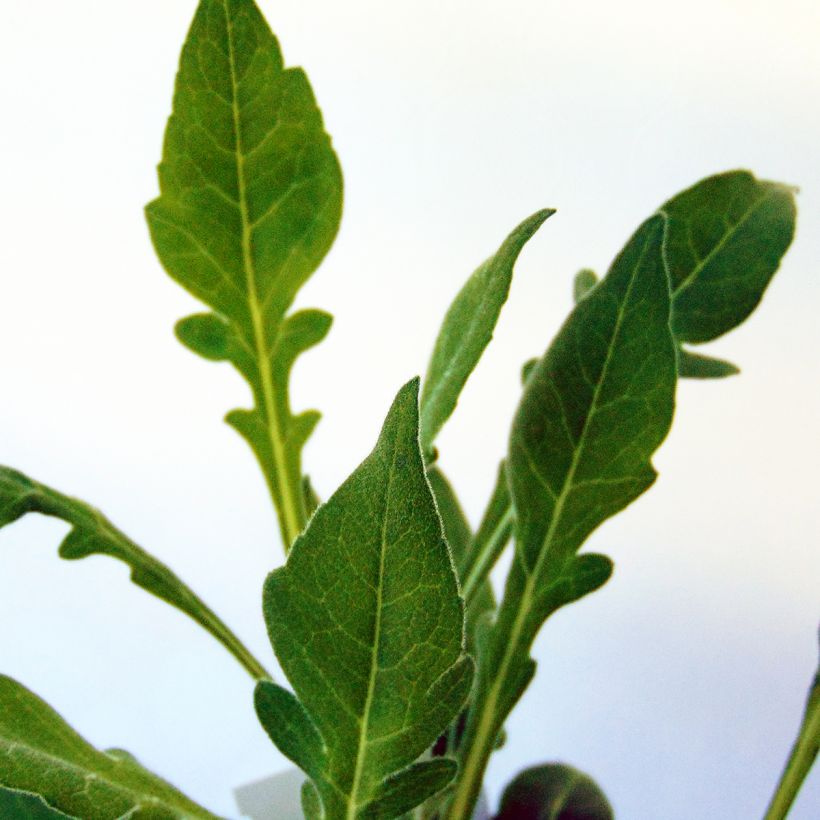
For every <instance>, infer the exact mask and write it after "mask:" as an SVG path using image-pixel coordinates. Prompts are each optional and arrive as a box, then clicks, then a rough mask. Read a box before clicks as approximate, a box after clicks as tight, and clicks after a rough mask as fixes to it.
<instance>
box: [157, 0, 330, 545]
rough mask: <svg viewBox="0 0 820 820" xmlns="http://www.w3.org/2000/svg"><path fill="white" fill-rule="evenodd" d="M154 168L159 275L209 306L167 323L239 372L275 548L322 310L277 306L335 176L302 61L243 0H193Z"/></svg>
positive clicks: (294, 491)
mask: <svg viewBox="0 0 820 820" xmlns="http://www.w3.org/2000/svg"><path fill="white" fill-rule="evenodd" d="M159 181H160V196H159V198H157V199H155V200H154V201H153V202H151V203H150V204H149V205H148V206H147V208H146V215H147V219H148V224H149V228H150V231H151V237H152V239H153V242H154V247H155V248H156V251H157V254H158V256H159V258H160V260H161V261H162V263H163V265H164V267H165V269H166V270H167V272H168V273H169V274H170V276H171V277H173V278H174V279H175V280H176V281H177V282H178V283H179V284H181V285H182V286H183V287H185V288H186V289H187V290H188V291H190V292H191V293H192V294H193V295H194V296H195V297H197V298H198V299H200V300H201V301H202V302H204V303H205V304H207V305H208V306H209V307H210V308H211V309H212V310H213V313H210V314H198V315H195V316H192V317H189V318H188V319H185V320H182V322H181V323H180V324H179V325H178V327H177V335H178V336H179V338H180V340H181V341H182V342H183V343H184V344H185V345H186V346H188V347H189V348H190V349H191V350H193V351H194V352H196V353H198V354H200V355H202V356H204V357H205V358H206V359H211V360H217V361H219V360H226V361H230V362H231V363H232V364H233V365H234V366H235V367H236V368H237V369H238V370H239V371H240V373H242V375H243V376H244V377H245V379H246V380H247V381H248V384H249V385H250V387H251V390H252V392H253V397H254V402H255V405H254V407H253V409H251V410H235V411H233V412H231V413H230V414H229V415H228V418H227V420H228V422H229V423H230V424H231V425H232V426H233V427H234V428H236V429H237V430H238V431H239V433H240V434H241V435H242V436H243V437H244V438H245V439H246V440H247V441H248V443H249V444H250V446H251V448H252V450H253V451H254V453H255V454H256V457H257V459H258V461H259V463H260V465H261V467H262V470H263V472H264V474H265V477H266V480H267V482H268V485H269V489H270V492H271V495H272V497H273V500H274V503H275V506H276V509H277V511H278V512H279V519H280V525H281V529H282V535H283V538H284V541H285V545H286V548H287V547H289V546H290V543H291V542H292V541H293V539H294V538H295V536H296V535H297V534H298V533H299V532H300V531H301V529H302V526H303V525H304V523H305V521H306V520H307V510H306V509H305V502H304V496H303V494H302V492H301V479H302V476H301V450H302V447H303V445H304V443H305V441H306V439H307V438H308V436H309V435H310V433H311V431H312V430H313V427H314V426H315V425H316V422H317V421H318V418H319V414H318V413H317V412H315V411H308V412H304V413H301V414H298V415H295V414H294V413H293V412H292V411H291V409H290V403H289V399H288V380H289V374H290V370H291V368H292V366H293V363H294V361H295V359H296V358H297V356H298V355H299V354H300V353H301V352H303V351H304V350H306V349H308V348H309V347H311V346H313V345H315V344H317V343H318V342H319V341H321V339H322V338H323V337H324V336H325V334H326V333H327V331H328V329H329V327H330V317H329V316H328V314H326V313H323V312H322V311H316V310H305V311H300V312H298V313H296V314H293V315H291V316H286V313H287V310H288V308H289V307H290V305H291V303H292V302H293V299H294V297H295V296H296V293H297V291H298V290H299V288H300V287H301V286H302V285H303V284H304V282H305V281H306V280H307V279H308V277H309V276H310V275H311V274H312V273H313V272H314V270H315V269H316V268H317V267H318V265H319V263H320V262H321V260H322V258H323V257H324V256H325V254H326V253H327V251H328V249H329V248H330V245H331V243H332V242H333V239H334V237H335V235H336V232H337V230H338V226H339V220H340V217H341V204H342V177H341V171H340V168H339V164H338V161H337V159H336V155H335V154H334V152H333V149H332V147H331V143H330V138H329V137H328V136H327V134H326V133H325V131H324V126H323V124H322V117H321V114H320V112H319V109H318V107H317V106H316V102H315V100H314V97H313V92H312V91H311V88H310V85H309V84H308V81H307V78H306V77H305V74H304V72H303V71H301V69H297V68H287V69H286V68H284V66H283V61H282V55H281V52H280V49H279V45H278V43H277V41H276V38H275V37H274V36H273V34H272V33H271V31H270V28H269V27H268V25H267V23H266V22H265V20H264V18H263V17H262V15H261V13H260V12H259V9H258V8H257V6H256V4H255V3H254V2H253V0H201V2H200V4H199V7H198V9H197V11H196V15H195V17H194V21H193V23H192V25H191V28H190V31H189V33H188V37H187V40H186V42H185V45H184V47H183V50H182V56H181V59H180V66H179V73H178V75H177V80H176V88H175V93H174V107H173V113H172V115H171V117H170V119H169V121H168V127H167V130H166V133H165V143H164V149H163V157H162V162H161V163H160V166H159Z"/></svg>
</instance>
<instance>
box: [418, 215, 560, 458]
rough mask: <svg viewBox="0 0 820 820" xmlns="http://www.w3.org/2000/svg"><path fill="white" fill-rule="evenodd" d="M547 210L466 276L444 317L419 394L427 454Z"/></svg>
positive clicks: (489, 336)
mask: <svg viewBox="0 0 820 820" xmlns="http://www.w3.org/2000/svg"><path fill="white" fill-rule="evenodd" d="M554 213H555V211H554V210H550V209H545V210H542V211H538V212H537V213H535V214H533V215H532V216H531V217H529V219H525V220H524V221H523V222H522V223H521V224H520V225H519V226H518V227H517V228H516V229H515V230H514V231H513V232H512V233H511V234H510V235H509V236H508V237H507V238H506V239H505V240H504V243H503V244H502V245H501V247H500V248H499V250H498V251H497V252H496V254H495V255H494V256H491V257H490V258H489V259H488V260H487V261H486V262H484V264H483V265H481V267H479V268H478V270H476V271H475V273H473V275H472V276H471V277H470V278H469V279H468V280H467V282H466V283H465V285H464V287H462V289H461V290H460V291H459V292H458V295H457V296H456V298H455V299H454V300H453V303H452V304H451V305H450V308H449V309H448V311H447V315H446V316H445V317H444V322H443V323H442V326H441V330H440V331H439V334H438V338H437V339H436V344H435V347H434V348H433V355H432V357H431V359H430V364H429V365H428V367H427V375H426V376H425V379H424V390H423V391H422V396H421V448H422V450H423V451H424V453H425V455H426V456H427V457H429V456H430V454H431V453H432V449H433V442H434V441H435V439H436V436H437V435H438V433H439V431H440V430H441V428H442V427H443V426H444V423H445V422H446V421H447V419H448V418H450V416H451V415H452V413H453V410H455V408H456V404H457V403H458V397H459V394H460V393H461V390H462V388H463V387H464V385H465V384H466V382H467V379H468V377H469V375H470V373H472V372H473V369H474V368H475V366H476V365H477V364H478V360H479V359H480V358H481V354H482V353H483V352H484V348H486V347H487V345H488V344H489V343H490V339H492V337H493V330H494V329H495V325H496V322H497V321H498V317H499V315H500V313H501V308H502V307H503V305H504V302H506V301H507V294H508V293H509V291H510V283H511V281H512V273H513V265H514V264H515V261H516V259H518V256H519V254H520V253H521V250H522V249H523V247H524V245H526V243H527V242H528V241H529V239H530V238H531V237H532V236H533V234H534V233H535V232H536V231H537V230H538V228H540V227H541V225H542V224H543V223H544V222H545V221H546V220H547V219H548V218H549V217H550V216H552V215H553V214H554Z"/></svg>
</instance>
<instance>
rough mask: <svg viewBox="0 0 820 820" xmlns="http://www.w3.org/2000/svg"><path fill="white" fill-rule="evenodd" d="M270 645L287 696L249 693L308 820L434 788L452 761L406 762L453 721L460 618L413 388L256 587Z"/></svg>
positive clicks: (363, 812)
mask: <svg viewBox="0 0 820 820" xmlns="http://www.w3.org/2000/svg"><path fill="white" fill-rule="evenodd" d="M264 614H265V621H266V623H267V627H268V633H269V635H270V638H271V643H272V644H273V647H274V649H275V651H276V655H277V657H278V658H279V662H280V664H281V666H282V669H283V671H284V672H285V674H286V675H287V678H288V680H289V681H290V683H291V685H292V686H293V688H294V690H295V693H296V694H295V695H293V694H291V693H290V692H287V691H286V690H284V689H282V688H281V687H279V686H277V685H276V684H274V683H271V682H269V681H263V682H260V683H259V684H258V685H257V691H256V709H257V714H258V715H259V719H260V721H261V722H262V724H263V726H264V727H265V729H266V730H267V732H268V734H269V735H270V737H271V739H272V740H273V741H274V743H275V744H276V745H277V746H278V747H279V749H280V750H281V751H282V753H283V754H285V755H287V756H288V757H289V758H290V759H291V760H293V761H294V762H295V763H296V764H297V765H299V766H300V767H301V768H302V770H303V771H304V772H305V773H306V774H307V775H308V776H309V777H310V778H311V780H312V781H313V784H314V785H313V787H308V788H307V789H306V791H305V794H304V797H303V799H304V802H305V805H306V807H308V808H309V810H310V811H311V812H314V816H319V815H318V814H315V813H316V812H317V811H318V810H317V807H316V806H317V799H318V800H319V801H320V802H321V806H322V811H323V814H322V815H321V816H322V817H325V818H327V820H334V818H346V820H353V818H365V817H394V816H399V815H401V814H402V813H404V812H406V811H409V810H410V809H412V808H413V807H414V806H416V805H418V804H419V803H421V802H423V801H424V800H425V799H426V798H427V797H429V796H430V795H431V794H433V793H435V792H436V791H438V790H440V789H441V788H443V787H444V786H445V785H446V784H447V783H448V782H449V781H450V779H451V778H452V776H453V775H454V773H455V764H454V763H453V762H452V761H442V760H427V761H418V758H419V757H420V756H421V755H422V754H423V753H424V752H425V751H426V750H427V749H428V748H429V747H430V746H431V745H432V744H433V742H434V741H435V740H436V738H437V737H438V736H439V734H440V733H441V732H442V730H443V729H444V728H445V727H446V726H447V725H448V723H449V722H450V721H451V720H452V719H453V718H454V716H455V715H456V714H457V713H458V710H459V709H460V708H461V706H462V704H463V702H464V700H465V698H466V696H467V693H468V691H469V687H470V682H471V678H472V663H471V661H470V659H469V658H468V657H467V656H465V655H464V613H463V605H462V601H461V599H460V598H459V595H458V586H457V581H456V576H455V572H454V569H453V565H452V561H451V558H450V553H449V550H448V547H447V543H446V542H445V539H444V537H443V534H442V525H441V521H440V519H439V516H438V513H437V510H436V505H435V502H434V500H433V496H432V494H431V491H430V486H429V484H428V482H427V478H426V476H425V470H424V462H423V460H422V455H421V451H420V448H419V442H418V380H413V381H412V382H410V383H408V384H407V385H405V387H403V388H402V389H401V391H400V392H399V394H398V395H397V397H396V400H395V402H394V403H393V407H392V408H391V410H390V413H389V414H388V416H387V419H386V421H385V423H384V427H383V429H382V432H381V435H380V436H379V440H378V443H377V444H376V447H375V449H374V450H373V452H372V453H371V454H370V456H368V458H367V459H365V461H364V462H362V464H361V465H360V466H359V467H358V468H357V469H356V470H355V471H354V472H353V474H352V475H351V476H350V477H349V478H348V479H347V481H345V482H344V483H343V484H342V486H341V487H340V488H339V489H338V490H337V491H336V493H334V495H333V496H332V497H331V498H330V500H329V501H328V502H327V503H326V504H324V505H322V506H320V507H319V508H318V509H317V510H316V512H315V513H314V515H313V518H312V519H311V521H310V523H309V525H308V527H307V529H306V530H305V532H304V533H303V534H302V535H301V536H300V537H299V538H298V539H297V540H296V542H295V543H294V545H293V549H292V550H291V552H290V555H289V557H288V560H287V563H286V565H285V566H284V567H283V568H281V569H278V570H276V571H275V572H273V573H271V575H270V576H268V579H267V581H266V582H265V589H264Z"/></svg>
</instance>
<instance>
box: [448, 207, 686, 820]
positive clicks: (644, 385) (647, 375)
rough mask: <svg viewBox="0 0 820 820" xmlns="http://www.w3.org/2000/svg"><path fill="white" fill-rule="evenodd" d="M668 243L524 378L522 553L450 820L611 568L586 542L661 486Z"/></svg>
mask: <svg viewBox="0 0 820 820" xmlns="http://www.w3.org/2000/svg"><path fill="white" fill-rule="evenodd" d="M663 234H664V217H662V216H655V217H653V218H651V219H649V220H648V221H647V222H645V223H644V224H643V225H642V226H641V227H640V228H639V229H638V231H637V232H636V233H635V235H634V236H633V237H632V238H631V239H630V241H629V242H628V243H627V245H626V247H625V248H624V250H623V251H622V252H621V253H620V254H619V256H618V257H617V258H616V260H615V262H614V263H613V265H612V267H611V268H610V271H609V273H608V274H607V276H606V277H605V278H604V279H603V280H602V281H601V282H600V284H598V285H596V287H595V288H594V289H593V290H592V291H591V292H590V293H589V295H588V296H586V297H585V298H583V299H582V300H581V301H580V302H579V303H578V305H577V306H576V307H575V309H574V310H573V312H572V313H571V314H570V316H569V318H568V319H567V321H566V323H565V324H564V326H563V327H562V328H561V330H560V331H559V333H558V336H557V337H556V339H555V340H554V341H553V343H552V345H551V346H550V347H549V349H548V350H547V352H546V353H545V354H544V356H543V357H542V358H541V359H540V360H539V362H538V363H537V364H536V365H535V367H534V369H533V371H532V372H531V373H530V375H529V377H528V378H527V381H526V386H525V388H524V395H523V397H522V399H521V403H520V405H519V407H518V410H517V412H516V416H515V420H514V422H513V428H512V432H511V436H510V450H509V456H508V459H507V469H508V471H509V478H510V492H511V496H512V500H513V507H514V510H515V518H516V524H515V557H514V560H513V565H512V567H511V569H510V573H509V576H508V578H507V584H506V588H505V591H504V598H503V600H502V603H501V606H500V608H499V613H498V619H497V621H496V622H495V623H494V624H493V625H492V626H490V627H488V635H487V639H486V640H487V649H486V650H485V652H484V653H483V655H482V662H481V664H480V666H479V669H478V675H477V680H476V685H475V690H474V698H475V701H476V703H477V704H479V706H478V708H476V709H475V710H474V711H473V712H471V715H470V720H469V722H468V727H467V733H466V736H465V743H464V753H463V757H462V782H461V784H460V786H459V788H458V790H457V793H456V796H455V798H454V800H453V802H452V804H451V806H450V809H449V814H448V815H447V816H448V818H450V820H456V818H460V817H462V816H466V815H467V814H468V812H469V811H470V810H471V809H472V806H473V805H474V804H475V800H476V798H477V796H478V791H479V789H480V780H481V774H482V773H483V771H484V768H485V766H486V762H487V759H488V758H489V754H490V752H491V751H492V744H493V742H494V740H495V737H496V736H497V734H498V731H499V730H500V728H501V726H502V724H503V721H504V719H505V718H506V716H507V714H509V711H510V710H511V709H512V707H513V706H514V705H515V703H516V701H517V700H518V698H519V697H520V695H521V693H522V692H523V691H524V689H525V688H526V686H527V684H528V683H529V681H530V680H531V678H532V675H533V673H534V670H535V664H534V662H533V661H532V660H531V659H530V657H529V649H530V646H531V644H532V641H533V640H534V638H535V635H536V634H537V632H538V630H539V629H540V627H541V625H542V624H543V623H544V621H545V620H546V619H547V618H548V617H549V615H550V614H552V613H553V612H555V611H556V610H557V609H559V608H560V607H562V606H564V605H565V604H567V603H569V602H571V601H574V600H577V599H578V598H580V597H582V596H584V595H586V594H588V593H589V592H591V591H593V590H595V589H597V588H598V587H600V586H601V585H602V584H603V583H605V582H606V580H607V579H608V578H609V576H610V574H611V572H612V564H611V562H610V561H609V559H607V558H605V557H604V556H599V555H581V556H578V555H577V552H578V550H579V549H580V547H581V546H582V544H583V542H584V540H585V539H586V538H587V536H588V535H589V534H590V533H591V532H592V531H593V530H594V529H595V528H596V527H597V526H599V525H600V524H601V523H602V522H603V521H604V520H606V519H607V518H609V517H610V516H612V515H614V514H615V513H617V512H618V511H619V510H621V509H623V508H624V507H625V506H627V505H628V504H629V503H630V502H631V501H633V500H634V499H635V498H637V497H638V496H639V495H640V494H641V493H642V492H644V491H645V490H646V489H647V488H648V487H649V486H650V485H651V484H652V482H653V481H654V479H655V471H654V469H653V467H652V464H651V456H652V454H653V453H654V451H655V450H656V448H657V447H658V446H659V445H660V443H661V442H662V441H663V439H664V437H665V436H666V434H667V432H668V430H669V427H670V424H671V421H672V413H673V408H674V391H675V384H676V375H677V372H676V358H675V347H674V343H673V340H672V336H671V333H670V329H669V315H670V313H669V312H670V297H669V286H668V279H667V275H666V269H665V266H664V260H663V255H662V245H663Z"/></svg>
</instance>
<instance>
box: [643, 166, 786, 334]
mask: <svg viewBox="0 0 820 820" xmlns="http://www.w3.org/2000/svg"><path fill="white" fill-rule="evenodd" d="M659 210H660V212H661V213H663V214H665V215H666V217H667V220H668V224H667V236H666V243H665V246H664V252H665V256H666V262H667V265H668V268H669V277H670V279H671V287H672V331H673V333H674V335H675V338H676V339H677V340H678V341H680V342H708V341H710V340H712V339H716V338H717V337H718V336H722V335H723V334H724V333H727V332H728V331H730V330H732V328H735V327H737V326H738V325H739V324H740V323H741V322H743V320H744V319H746V317H747V316H748V315H749V314H750V313H751V312H752V311H753V310H754V309H755V307H756V306H757V304H758V302H759V301H760V299H761V297H762V296H763V293H764V291H765V290H766V287H767V286H768V284H769V281H770V280H771V278H772V276H774V274H775V271H776V270H777V268H778V267H779V265H780V260H781V258H782V257H783V254H784V253H785V252H786V250H787V248H788V247H789V245H790V244H791V241H792V237H793V236H794V222H795V213H796V208H795V202H794V188H791V187H789V186H787V185H782V184H780V183H779V182H768V181H766V180H758V179H755V177H754V176H753V175H752V174H751V173H750V172H749V171H729V172H727V173H723V174H717V175H716V176H711V177H707V178H706V179H703V180H701V181H700V182H698V183H697V184H695V185H693V186H692V187H691V188H687V189H686V190H685V191H683V192H682V193H680V194H678V195H677V196H675V197H673V198H672V199H670V200H669V201H668V202H666V203H665V204H664V205H662V206H661V207H660V209H659Z"/></svg>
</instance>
